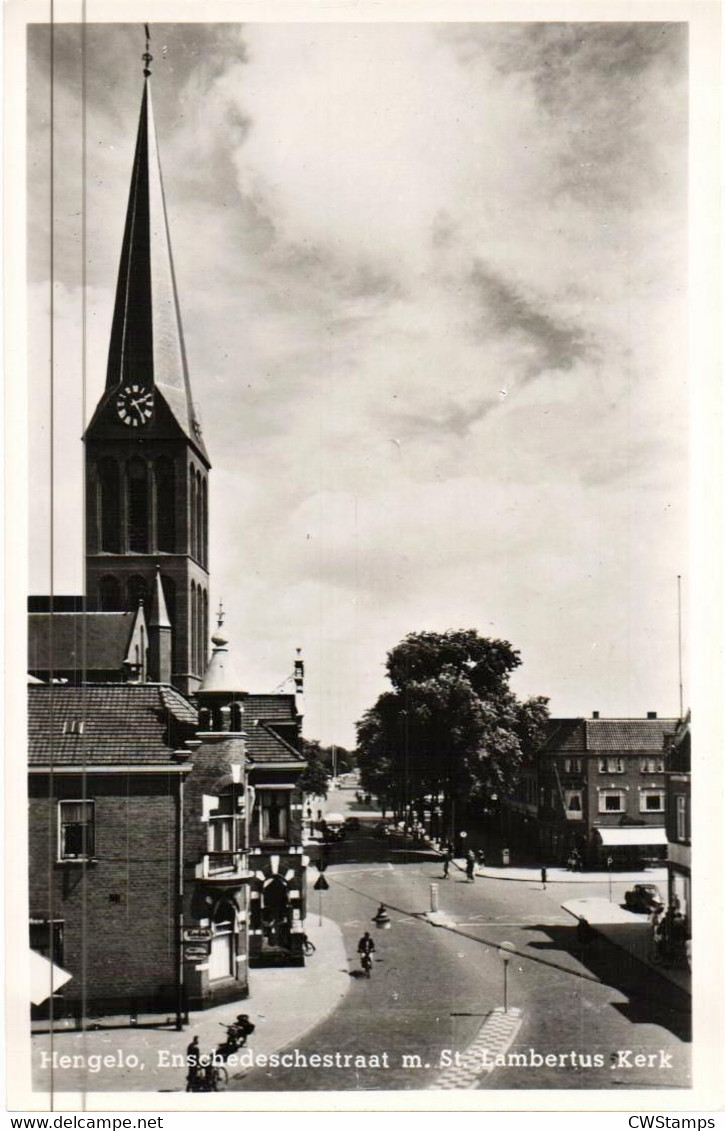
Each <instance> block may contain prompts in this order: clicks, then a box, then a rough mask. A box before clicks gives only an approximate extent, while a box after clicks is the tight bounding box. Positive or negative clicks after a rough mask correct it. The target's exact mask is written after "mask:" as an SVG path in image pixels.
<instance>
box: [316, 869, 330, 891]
mask: <svg viewBox="0 0 725 1131" xmlns="http://www.w3.org/2000/svg"><path fill="white" fill-rule="evenodd" d="M329 890H330V885H329V884H328V882H327V880H326V879H325V877H324V876H323V875H322V872H320V874H319V876H318V877H317V879H316V880H315V891H329Z"/></svg>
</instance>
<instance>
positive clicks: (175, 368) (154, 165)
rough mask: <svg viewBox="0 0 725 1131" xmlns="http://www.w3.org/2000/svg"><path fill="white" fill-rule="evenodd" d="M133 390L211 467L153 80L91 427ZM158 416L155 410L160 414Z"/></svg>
mask: <svg viewBox="0 0 725 1131" xmlns="http://www.w3.org/2000/svg"><path fill="white" fill-rule="evenodd" d="M127 384H130V385H131V386H132V387H133V385H137V386H138V387H139V388H140V387H142V386H143V387H145V388H147V389H150V387H152V386H153V387H154V389H155V395H156V398H157V399H161V400H163V402H165V405H166V407H167V408H168V410H169V411H170V413H171V415H172V417H173V418H174V420H175V421H176V423H177V424H178V425H179V427H180V428H181V430H182V431H183V433H184V434H185V435H186V436H187V438H188V439H189V440H190V441H191V442H192V443H193V444H194V446H195V447H196V448H197V450H198V451H199V453H200V454H201V455H202V456H203V458H204V459H205V461H206V462H207V463H208V457H207V454H206V448H205V446H204V441H203V439H202V438H201V431H200V425H199V422H198V412H197V409H196V407H195V405H194V401H193V398H192V392H191V382H190V380H189V371H188V366H187V360H186V349H185V346H184V335H183V332H182V328H181V315H180V311H179V302H178V296H177V291H176V278H175V275H174V262H173V256H172V253H171V241H170V238H169V229H168V221H167V216H166V203H165V199H164V188H163V182H162V177H161V165H160V161H159V151H158V143H157V138H156V126H155V123H154V116H153V108H152V104H151V89H150V85H149V80H148V78H146V80H145V82H144V92H143V98H142V102H141V115H140V118H139V124H138V135H137V139H136V151H135V154H134V160H133V171H132V174H131V190H130V193H129V198H128V209H127V212H126V226H125V229H124V233H123V244H122V249H121V262H120V266H119V271H118V282H117V286H116V301H115V306H114V311H113V322H112V326H111V343H110V348H109V353H108V368H107V373H106V392H105V394H104V396H103V398H102V399H101V401H100V403H99V405H98V408H97V409H96V413H95V415H94V418H93V421H92V422H91V425H93V424H94V423H95V422H96V421H97V420H98V419H99V417H100V416H101V414H104V415H105V409H106V408H107V407H108V406H109V404H111V402H115V399H116V396H117V393H118V390H119V386H125V385H127ZM159 395H160V396H159ZM159 408H160V406H159V405H158V404H157V406H156V413H157V414H158V413H159ZM162 416H163V411H162Z"/></svg>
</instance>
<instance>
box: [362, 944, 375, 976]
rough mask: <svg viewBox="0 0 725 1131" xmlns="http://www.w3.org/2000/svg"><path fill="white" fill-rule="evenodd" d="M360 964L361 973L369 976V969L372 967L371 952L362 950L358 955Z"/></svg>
mask: <svg viewBox="0 0 725 1131" xmlns="http://www.w3.org/2000/svg"><path fill="white" fill-rule="evenodd" d="M360 965H361V966H362V969H363V973H364V974H365V977H366V978H369V977H370V971H371V970H372V968H373V956H372V954H370V953H369V951H364V952H363V953H362V954H361V955H360Z"/></svg>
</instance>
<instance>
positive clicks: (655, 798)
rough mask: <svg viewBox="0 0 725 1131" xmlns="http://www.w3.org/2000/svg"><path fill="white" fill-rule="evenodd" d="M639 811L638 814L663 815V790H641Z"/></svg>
mask: <svg viewBox="0 0 725 1131" xmlns="http://www.w3.org/2000/svg"><path fill="white" fill-rule="evenodd" d="M639 811H640V813H664V811H665V791H664V790H663V789H641V790H640V793H639Z"/></svg>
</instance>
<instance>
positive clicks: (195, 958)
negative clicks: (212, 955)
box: [184, 945, 209, 962]
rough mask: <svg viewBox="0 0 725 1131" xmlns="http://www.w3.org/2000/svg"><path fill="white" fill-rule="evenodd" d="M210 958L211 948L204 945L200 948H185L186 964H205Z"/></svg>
mask: <svg viewBox="0 0 725 1131" xmlns="http://www.w3.org/2000/svg"><path fill="white" fill-rule="evenodd" d="M208 957H209V948H208V947H206V946H203V945H199V946H185V947H184V961H185V962H203V961H204V959H205V958H208Z"/></svg>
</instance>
